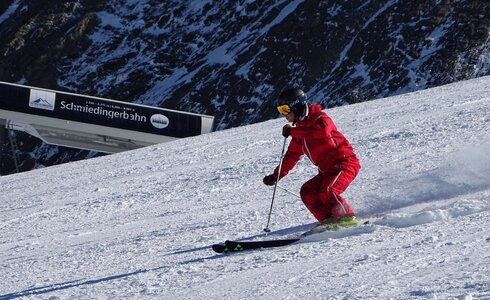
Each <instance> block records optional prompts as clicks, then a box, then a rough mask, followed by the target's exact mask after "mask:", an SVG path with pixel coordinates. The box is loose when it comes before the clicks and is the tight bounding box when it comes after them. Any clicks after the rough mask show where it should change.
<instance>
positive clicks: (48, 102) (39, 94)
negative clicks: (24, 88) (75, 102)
mask: <svg viewBox="0 0 490 300" xmlns="http://www.w3.org/2000/svg"><path fill="white" fill-rule="evenodd" d="M55 103H56V93H53V92H48V91H40V90H34V89H31V94H30V96H29V106H30V107H33V108H39V109H45V110H54V105H55Z"/></svg>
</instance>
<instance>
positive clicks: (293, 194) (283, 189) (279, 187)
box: [277, 184, 301, 199]
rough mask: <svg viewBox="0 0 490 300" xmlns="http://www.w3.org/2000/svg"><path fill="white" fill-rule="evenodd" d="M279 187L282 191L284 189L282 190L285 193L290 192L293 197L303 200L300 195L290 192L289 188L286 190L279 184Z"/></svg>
mask: <svg viewBox="0 0 490 300" xmlns="http://www.w3.org/2000/svg"><path fill="white" fill-rule="evenodd" d="M277 187H278V188H280V189H282V190H284V191H286V192H288V193H290V194H291V195H294V196H296V197H298V198H300V199H301V196H300V195H298V194H296V193H295V192H293V191H290V190H288V189H287V188H285V187H283V186H281V185H279V184H278V185H277Z"/></svg>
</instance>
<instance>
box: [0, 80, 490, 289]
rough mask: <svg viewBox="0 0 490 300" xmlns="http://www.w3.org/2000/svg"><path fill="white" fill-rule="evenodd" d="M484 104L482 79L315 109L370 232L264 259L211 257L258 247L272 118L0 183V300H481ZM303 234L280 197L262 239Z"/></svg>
mask: <svg viewBox="0 0 490 300" xmlns="http://www.w3.org/2000/svg"><path fill="white" fill-rule="evenodd" d="M488 95H490V77H483V78H479V79H474V80H470V81H464V82H460V83H456V84H451V85H447V86H443V87H439V88H434V89H429V90H425V91H418V92H415V93H410V94H405V95H400V96H397V97H391V98H386V99H379V100H374V101H370V102H366V103H360V104H356V105H349V106H344V107H338V108H334V109H329V110H328V111H327V113H328V114H329V115H330V116H331V117H332V118H333V119H334V121H335V122H336V124H337V126H338V127H339V129H340V130H341V131H342V132H343V133H344V134H345V135H346V136H347V137H348V138H349V139H350V141H351V142H352V144H353V146H354V148H355V149H356V152H357V153H358V155H359V157H360V160H361V163H362V170H361V173H360V175H359V176H358V178H357V179H356V180H355V181H354V183H353V184H352V185H351V187H350V188H349V189H348V191H347V192H346V193H345V194H344V196H345V197H346V199H347V200H348V201H349V202H350V204H351V205H352V206H353V207H354V209H355V210H356V211H357V212H358V215H359V217H360V218H361V219H369V220H370V221H371V224H368V225H364V226H361V227H358V228H353V229H349V230H345V231H342V232H337V233H325V234H319V235H315V236H311V237H308V238H307V239H305V240H302V241H301V242H300V243H296V244H293V245H290V246H287V247H282V248H276V249H273V250H271V249H262V250H256V251H249V252H243V253H235V254H232V255H216V254H215V253H214V252H213V251H212V250H211V248H210V246H211V245H212V244H213V243H218V242H223V241H224V240H226V239H233V240H236V239H238V240H254V239H261V238H265V237H266V235H265V233H264V232H263V231H262V229H263V228H264V226H265V225H266V221H267V215H268V212H269V207H270V202H271V197H272V189H271V188H269V187H266V186H264V185H263V184H262V177H263V176H265V175H267V174H268V173H270V172H271V171H272V170H273V168H274V167H275V165H276V164H277V163H278V161H279V154H280V150H281V146H282V137H281V135H280V131H281V127H282V126H283V125H284V120H283V119H277V120H271V121H268V122H264V123H259V124H253V125H249V126H245V127H240V128H234V129H228V130H223V131H219V132H215V133H212V134H207V135H202V136H198V137H193V138H188V139H182V140H178V141H174V142H171V143H166V144H160V145H154V146H151V147H147V148H145V149H139V150H136V151H130V152H126V153H120V154H115V155H110V156H106V157H100V158H94V159H90V160H86V161H81V162H74V163H70V164H65V165H61V166H55V167H50V168H45V169H40V170H35V171H32V172H28V173H23V174H17V175H11V176H5V177H1V178H0V185H1V187H2V193H1V195H0V268H1V270H2V272H0V299H11V298H18V297H20V298H23V299H65V298H81V299H86V298H90V299H93V298H103V299H108V298H111V299H113V298H116V299H117V298H136V299H141V298H143V299H145V298H155V299H203V298H210V299H217V298H222V297H227V298H234V299H235V298H238V299H245V298H251V299H300V298H301V299H390V298H393V299H419V298H420V299H490V282H489V277H488V274H489V273H490V270H489V265H490V254H489V253H490V251H489V250H490V247H489V246H490V230H489V228H490V224H489V223H490V222H489V220H490V205H489V196H490V180H489V178H490V156H489V155H488V153H490V138H489V137H490V133H489V132H490V131H489V129H490V126H489V125H490V97H489V96H488ZM271 109H273V108H271ZM315 172H316V170H315V168H314V167H313V166H312V165H311V164H310V163H309V162H308V161H306V159H303V160H302V161H300V162H299V163H298V165H297V166H296V168H295V169H294V170H293V171H292V172H291V173H290V174H289V175H288V177H286V178H284V179H283V180H281V185H282V186H284V187H285V188H287V189H289V190H291V191H294V192H298V191H299V188H300V186H301V184H302V183H303V182H304V181H306V180H307V179H308V178H309V177H311V176H313V175H314V174H315ZM313 224H314V219H313V218H312V217H311V216H310V214H309V213H308V212H307V211H306V209H305V208H304V207H303V204H302V203H301V201H300V200H299V199H297V197H295V196H294V195H292V194H290V193H288V192H286V191H284V190H281V189H278V191H277V194H276V199H275V202H274V207H273V211H272V218H271V226H270V227H271V229H272V230H273V232H271V233H270V234H268V235H267V238H284V237H291V236H295V235H297V234H299V233H301V232H303V231H305V230H307V229H308V228H309V227H311V226H312V225H313Z"/></svg>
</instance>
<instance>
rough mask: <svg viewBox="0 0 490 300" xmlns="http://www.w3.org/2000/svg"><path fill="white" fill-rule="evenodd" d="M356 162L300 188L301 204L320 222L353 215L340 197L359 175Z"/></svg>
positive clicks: (317, 177) (336, 169) (321, 175)
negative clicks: (330, 218)
mask: <svg viewBox="0 0 490 300" xmlns="http://www.w3.org/2000/svg"><path fill="white" fill-rule="evenodd" d="M359 169H360V165H359V162H358V161H357V160H355V161H353V162H350V163H348V164H342V165H341V167H334V168H331V169H329V170H327V171H325V172H320V173H319V174H318V175H316V176H315V177H313V178H312V179H310V180H308V181H307V182H306V183H304V184H303V186H302V187H301V191H300V195H301V199H302V200H303V203H304V204H305V205H306V207H307V208H308V210H309V211H310V212H311V213H312V214H313V216H314V217H315V218H316V219H317V220H318V221H319V222H322V221H323V220H325V219H326V218H329V217H332V218H334V219H338V218H341V217H344V216H354V215H355V213H354V211H353V210H352V208H351V207H350V206H349V204H347V202H346V201H345V199H344V198H342V197H341V196H340V195H341V194H342V193H343V192H344V191H345V189H347V187H348V186H349V184H350V183H351V182H352V181H353V180H354V178H355V177H356V176H357V174H358V173H359Z"/></svg>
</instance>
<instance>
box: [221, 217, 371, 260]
mask: <svg viewBox="0 0 490 300" xmlns="http://www.w3.org/2000/svg"><path fill="white" fill-rule="evenodd" d="M367 224H370V222H369V221H365V222H363V223H361V224H359V225H367ZM355 227H357V226H354V227H350V228H355ZM326 228H328V227H326ZM341 230H342V229H341V228H334V229H331V230H328V229H326V230H324V231H317V230H309V231H307V232H305V233H303V234H301V236H299V237H297V238H288V239H274V240H260V241H230V240H227V241H225V242H224V244H223V243H222V244H214V245H212V248H213V250H214V251H215V252H216V253H224V254H226V253H231V252H240V251H245V250H253V249H260V248H275V247H283V246H287V245H291V244H293V243H296V242H298V241H300V240H301V239H303V238H306V237H308V236H310V235H313V234H318V233H322V232H325V231H331V232H337V231H341Z"/></svg>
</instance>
